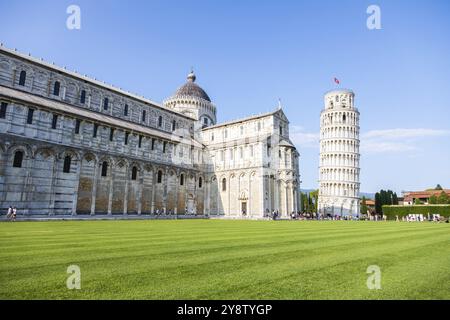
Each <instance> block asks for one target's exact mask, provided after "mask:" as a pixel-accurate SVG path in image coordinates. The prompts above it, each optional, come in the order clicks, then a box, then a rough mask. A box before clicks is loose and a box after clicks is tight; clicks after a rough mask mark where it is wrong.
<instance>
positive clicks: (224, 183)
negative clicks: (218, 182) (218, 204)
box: [222, 178, 227, 191]
mask: <svg viewBox="0 0 450 320" xmlns="http://www.w3.org/2000/svg"><path fill="white" fill-rule="evenodd" d="M222 191H227V179H225V178H223V179H222Z"/></svg>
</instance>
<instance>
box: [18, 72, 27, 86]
mask: <svg viewBox="0 0 450 320" xmlns="http://www.w3.org/2000/svg"><path fill="white" fill-rule="evenodd" d="M26 79H27V72H26V71H24V70H22V71H20V76H19V86H24V85H25V80H26Z"/></svg>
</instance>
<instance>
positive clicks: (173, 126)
mask: <svg viewBox="0 0 450 320" xmlns="http://www.w3.org/2000/svg"><path fill="white" fill-rule="evenodd" d="M176 126H177V122H176V121H175V120H173V121H172V131H175V129H176Z"/></svg>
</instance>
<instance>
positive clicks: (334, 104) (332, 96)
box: [324, 89, 355, 110]
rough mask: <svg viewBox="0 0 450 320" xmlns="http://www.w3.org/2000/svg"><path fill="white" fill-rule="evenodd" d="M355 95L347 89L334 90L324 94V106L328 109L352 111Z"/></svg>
mask: <svg viewBox="0 0 450 320" xmlns="http://www.w3.org/2000/svg"><path fill="white" fill-rule="evenodd" d="M354 100H355V93H354V92H353V91H352V90H349V89H336V90H331V91H328V92H327V93H325V96H324V105H325V110H328V109H353V108H355V105H354Z"/></svg>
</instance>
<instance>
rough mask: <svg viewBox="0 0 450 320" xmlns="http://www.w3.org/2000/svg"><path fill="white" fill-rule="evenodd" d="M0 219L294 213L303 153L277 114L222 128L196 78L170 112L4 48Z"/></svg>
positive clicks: (0, 65)
mask: <svg viewBox="0 0 450 320" xmlns="http://www.w3.org/2000/svg"><path fill="white" fill-rule="evenodd" d="M0 103H1V109H0V211H1V212H6V210H7V208H8V207H9V206H16V207H17V209H18V212H19V214H25V215H83V214H84V215H127V214H138V215H141V214H142V215H144V214H148V215H154V214H164V215H167V214H188V215H191V214H192V215H194V214H195V215H209V216H217V217H226V218H255V219H257V218H262V217H263V216H264V215H266V214H267V213H269V212H272V211H279V212H280V213H281V215H282V216H283V217H288V215H289V214H290V213H291V212H292V211H297V210H298V209H299V206H300V200H299V194H300V192H299V190H300V176H299V166H298V159H299V153H298V152H297V150H296V148H295V147H294V145H293V144H292V142H291V141H290V139H289V121H288V119H287V117H286V115H285V114H284V112H283V110H282V109H281V108H280V107H277V108H274V111H273V112H269V113H266V114H261V115H257V116H252V117H248V118H245V119H240V120H236V121H230V122H227V123H222V124H218V123H217V119H216V106H215V105H214V104H213V103H212V101H211V99H210V98H209V96H208V95H207V94H206V92H205V91H204V90H203V89H202V88H201V87H200V86H199V85H197V83H196V76H195V74H194V73H193V72H191V73H190V74H189V75H188V77H187V81H186V83H185V84H183V85H182V86H181V87H180V88H179V89H178V90H177V91H176V92H175V94H174V95H173V96H171V97H170V98H168V99H167V100H166V101H164V103H163V104H159V103H157V102H154V101H151V100H148V99H145V98H143V97H140V96H137V95H134V94H131V93H129V92H126V91H124V90H121V89H118V88H115V87H113V86H110V85H107V84H105V83H103V82H100V81H97V80H94V79H90V78H88V77H86V76H82V75H80V74H78V73H75V72H70V71H68V70H66V69H65V68H59V67H56V66H54V65H53V64H49V63H45V62H43V61H41V60H38V59H34V58H32V57H30V56H28V55H23V54H20V53H17V52H16V51H12V50H9V49H6V48H4V47H0Z"/></svg>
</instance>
